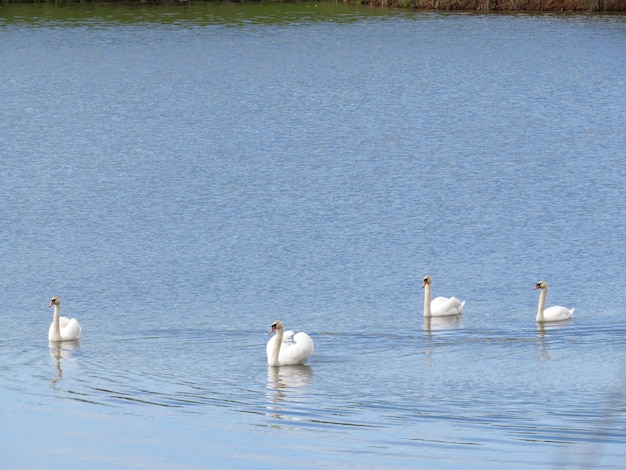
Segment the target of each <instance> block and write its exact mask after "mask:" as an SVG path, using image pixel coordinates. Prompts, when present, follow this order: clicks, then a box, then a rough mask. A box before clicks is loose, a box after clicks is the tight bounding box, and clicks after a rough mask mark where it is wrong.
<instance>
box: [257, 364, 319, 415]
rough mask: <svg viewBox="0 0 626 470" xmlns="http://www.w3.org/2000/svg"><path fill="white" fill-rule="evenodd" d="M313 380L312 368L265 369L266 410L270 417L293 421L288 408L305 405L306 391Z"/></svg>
mask: <svg viewBox="0 0 626 470" xmlns="http://www.w3.org/2000/svg"><path fill="white" fill-rule="evenodd" d="M312 378H313V368H312V367H311V366H308V365H299V366H282V367H272V366H268V368H267V388H268V390H269V391H268V393H267V394H266V396H267V399H268V406H267V408H268V409H269V410H271V413H268V415H271V416H273V417H275V418H278V419H294V417H293V416H291V417H289V416H287V414H288V411H289V410H288V408H287V407H288V406H289V405H294V406H295V405H297V404H298V403H305V402H307V401H308V399H307V398H306V389H307V388H308V386H309V384H310V383H311V380H312Z"/></svg>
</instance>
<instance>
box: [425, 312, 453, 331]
mask: <svg viewBox="0 0 626 470" xmlns="http://www.w3.org/2000/svg"><path fill="white" fill-rule="evenodd" d="M462 320H463V317H462V316H461V315H453V316H448V317H424V331H426V332H428V333H430V332H431V331H437V330H452V329H455V328H459V327H460V326H461V322H462Z"/></svg>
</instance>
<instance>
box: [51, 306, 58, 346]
mask: <svg viewBox="0 0 626 470" xmlns="http://www.w3.org/2000/svg"><path fill="white" fill-rule="evenodd" d="M50 330H51V334H52V335H53V336H52V337H51V338H49V339H50V340H52V341H60V340H61V307H60V306H59V305H55V306H54V313H53V314H52V325H51V328H50Z"/></svg>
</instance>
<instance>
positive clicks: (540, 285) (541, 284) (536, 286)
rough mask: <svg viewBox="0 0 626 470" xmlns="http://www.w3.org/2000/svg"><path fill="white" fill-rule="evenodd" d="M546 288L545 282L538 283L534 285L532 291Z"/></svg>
mask: <svg viewBox="0 0 626 470" xmlns="http://www.w3.org/2000/svg"><path fill="white" fill-rule="evenodd" d="M547 288H548V283H547V282H546V281H539V282H538V283H537V284H535V287H533V290H536V289H547Z"/></svg>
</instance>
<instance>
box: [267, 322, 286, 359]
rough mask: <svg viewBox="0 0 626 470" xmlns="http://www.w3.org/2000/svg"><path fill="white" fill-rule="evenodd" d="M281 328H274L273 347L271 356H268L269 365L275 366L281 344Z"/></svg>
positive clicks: (282, 331) (282, 332)
mask: <svg viewBox="0 0 626 470" xmlns="http://www.w3.org/2000/svg"><path fill="white" fill-rule="evenodd" d="M284 333H285V331H284V330H283V329H278V330H276V336H275V337H274V349H272V356H271V357H270V365H272V366H277V365H279V364H278V354H279V353H280V346H281V345H282V344H283V334H284Z"/></svg>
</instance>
